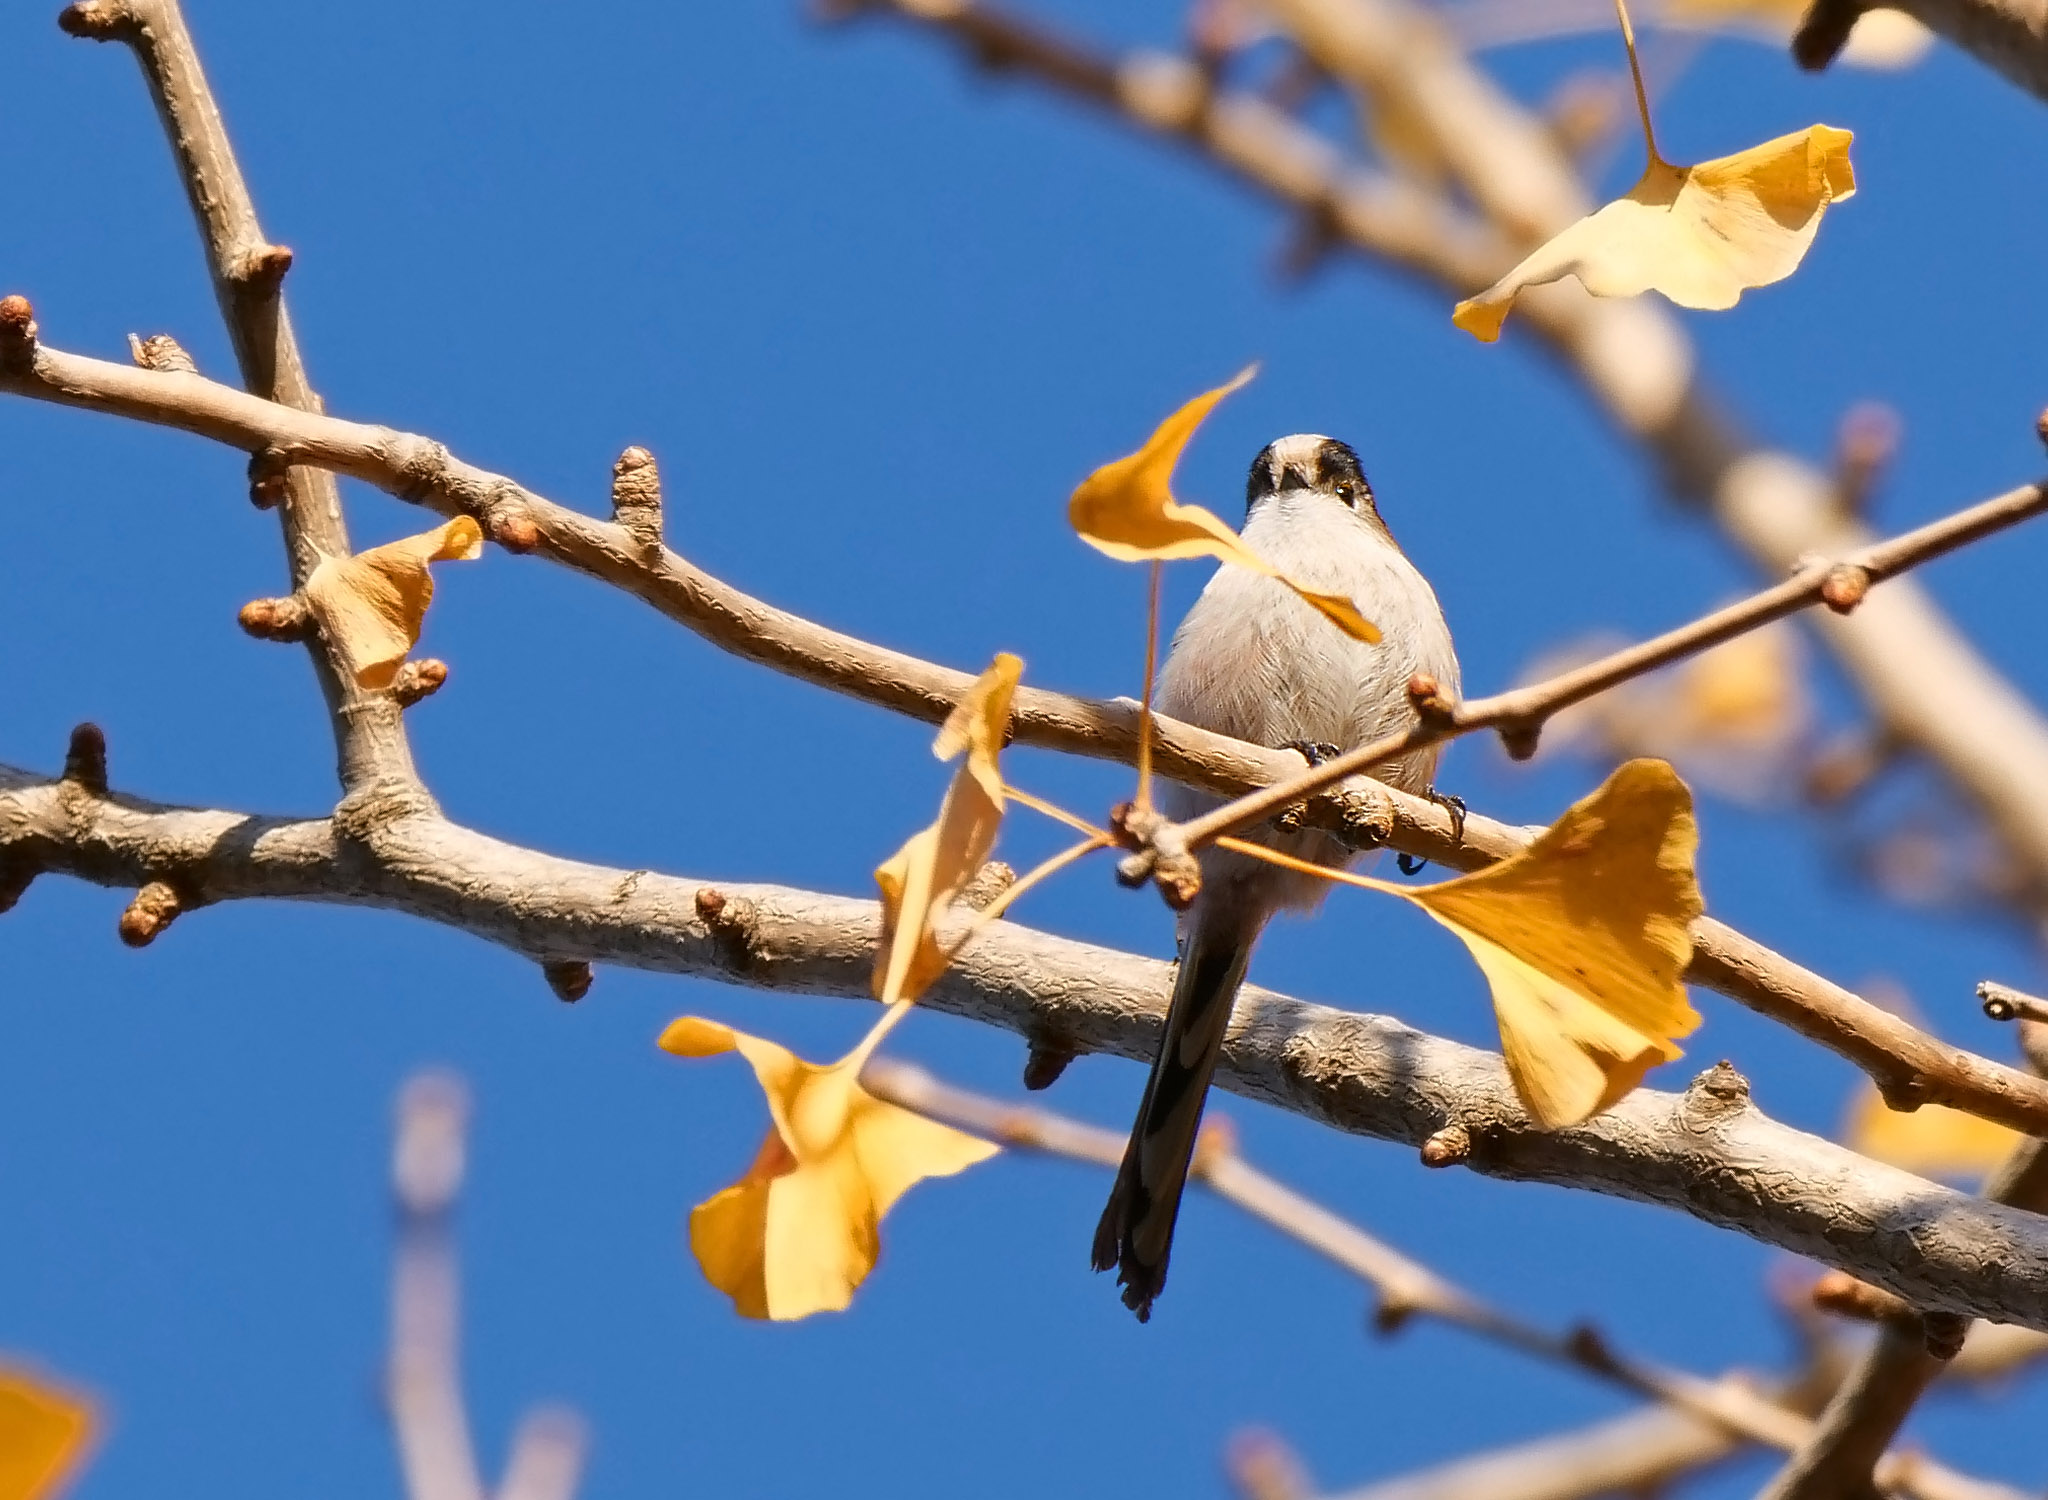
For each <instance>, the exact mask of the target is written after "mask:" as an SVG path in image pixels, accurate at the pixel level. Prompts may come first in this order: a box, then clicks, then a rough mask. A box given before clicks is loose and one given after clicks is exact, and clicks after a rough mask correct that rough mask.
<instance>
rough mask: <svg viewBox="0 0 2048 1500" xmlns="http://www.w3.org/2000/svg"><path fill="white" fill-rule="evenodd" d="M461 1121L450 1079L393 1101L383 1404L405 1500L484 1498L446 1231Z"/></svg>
mask: <svg viewBox="0 0 2048 1500" xmlns="http://www.w3.org/2000/svg"><path fill="white" fill-rule="evenodd" d="M468 1120H469V1093H468V1090H466V1089H465V1088H464V1087H463V1085H462V1081H461V1080H460V1079H458V1078H455V1077H452V1076H450V1075H448V1074H445V1073H425V1074H421V1075H420V1076H419V1077H416V1078H414V1079H412V1080H411V1081H410V1082H408V1083H407V1084H406V1086H405V1090H404V1092H403V1093H402V1094H401V1095H400V1096H399V1101H398V1139H397V1144H396V1146H395V1148H394V1150H393V1152H392V1162H391V1175H392V1186H393V1188H394V1189H395V1196H396V1198H397V1202H398V1254H397V1257H396V1259H395V1261H394V1263H393V1269H392V1283H391V1364H390V1372H389V1375H388V1377H387V1385H386V1395H387V1399H388V1400H389V1402H390V1407H391V1425H392V1429H393V1431H394V1432H395V1434H396V1436H397V1438H398V1456H399V1465H400V1467H401V1468H402V1469H404V1471H405V1488H406V1493H407V1495H409V1496H410V1497H411V1500H483V1494H484V1490H483V1480H482V1479H481V1478H480V1477H479V1475H478V1473H477V1464H476V1450H475V1447H474V1445H473V1444H472V1443H471V1441H470V1435H469V1413H468V1409H467V1408H466V1407H465V1406H464V1404H463V1400H462V1377H461V1366H460V1357H459V1354H458V1350H457V1345H458V1341H459V1329H460V1317H461V1302H462V1295H461V1287H460V1281H461V1278H460V1274H459V1272H458V1271H457V1269H456V1262H455V1246H454V1242H453V1238H452V1236H451V1233H450V1228H449V1214H450V1210H451V1209H452V1208H453V1206H454V1203H455V1196H456V1194H457V1193H458V1192H460V1191H461V1188H462V1172H463V1154H464V1149H465V1135H466V1132H467V1129H468Z"/></svg>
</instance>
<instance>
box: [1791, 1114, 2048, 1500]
mask: <svg viewBox="0 0 2048 1500" xmlns="http://www.w3.org/2000/svg"><path fill="white" fill-rule="evenodd" d="M1984 1198H1985V1200H1986V1201H1987V1202H1991V1203H2003V1204H2007V1205H2010V1206H2011V1207H2014V1208H2024V1209H2027V1210H2030V1211H2031V1212H2034V1213H2041V1212H2043V1211H2048V1142H2042V1141H2038V1140H2036V1141H2026V1142H2023V1143H2022V1144H2021V1145H2020V1146H2019V1147H2017V1148H2016V1149H2015V1150H2014V1151H2013V1153H2012V1155H2011V1157H2010V1158H2009V1159H2008V1160H2007V1161H2006V1163H2005V1164H2004V1166H2002V1167H2001V1168H2000V1169H1999V1171H1998V1173H1997V1174H1996V1175H1995V1177H1994V1178H1993V1179H1992V1180H1991V1181H1990V1182H1988V1183H1986V1184H1985V1185H1984ZM1945 1332H1959V1330H1945ZM1935 1342H1936V1341H1935V1338H1934V1330H1931V1329H1929V1328H1927V1327H1926V1326H1924V1324H1923V1322H1922V1320H1921V1319H1920V1318H1918V1317H1910V1316H1909V1317H1907V1318H1904V1319H1896V1320H1893V1321H1891V1322H1888V1323H1886V1324H1885V1326H1884V1327H1883V1328H1882V1329H1881V1330H1880V1331H1879V1333H1878V1336H1877V1341H1876V1342H1875V1343H1874V1344H1872V1345H1871V1347H1870V1349H1869V1350H1868V1351H1867V1352H1866V1353H1865V1355H1864V1357H1863V1359H1862V1361H1861V1362H1860V1363H1859V1364H1858V1365H1857V1367H1856V1369H1855V1370H1854V1371H1852V1372H1851V1373H1850V1375H1849V1378H1848V1379H1847V1380H1845V1381H1844V1382H1843V1383H1842V1388H1841V1390H1840V1391H1838V1392H1836V1394H1835V1398H1834V1400H1833V1401H1831V1402H1829V1403H1828V1408H1827V1410H1826V1411H1825V1412H1823V1413H1822V1414H1821V1418H1820V1421H1819V1422H1818V1423H1817V1424H1816V1425H1815V1428H1814V1434H1813V1438H1812V1440H1811V1441H1810V1442H1808V1443H1807V1444H1806V1445H1805V1446H1804V1447H1802V1448H1801V1449H1800V1450H1799V1451H1798V1452H1797V1453H1795V1454H1794V1455H1793V1456H1792V1459H1791V1461H1790V1462H1789V1463H1787V1464H1786V1465H1785V1467H1784V1468H1783V1469H1782V1470H1780V1471H1779V1473H1778V1476H1777V1477H1776V1478H1775V1479H1774V1480H1773V1481H1772V1482H1771V1484H1770V1485H1769V1487H1768V1488H1766V1489H1765V1490H1764V1492H1763V1494H1762V1496H1761V1497H1760V1500H1878V1484H1877V1482H1876V1480H1875V1479H1874V1478H1873V1472H1874V1470H1875V1469H1876V1466H1877V1464H1878V1461H1879V1459H1880V1458H1881V1457H1882V1456H1883V1454H1884V1451H1885V1449H1887V1448H1888V1447H1890V1446H1891V1444H1892V1442H1893V1441H1894V1440H1895V1439H1896V1438H1897V1437H1898V1434H1899V1429H1900V1428H1902V1427H1903V1426H1905V1423H1906V1418H1907V1417H1908V1416H1909V1415H1910V1414H1911V1413H1912V1410H1913V1407H1914V1406H1915V1405H1916V1404H1917V1403H1918V1402H1919V1400H1920V1397H1921V1395H1922V1394H1923V1393H1924V1392H1925V1391H1926V1390H1927V1388H1928V1387H1929V1386H1930V1385H1932V1384H1933V1383H1934V1382H1935V1381H1936V1380H1937V1379H1938V1378H1939V1377H1940V1376H1941V1374H1942V1371H1943V1369H1944V1368H1945V1367H1946V1365H1947V1363H1948V1360H1949V1358H1950V1357H1951V1356H1952V1355H1953V1353H1954V1352H1955V1350H1954V1349H1937V1348H1935V1347H1933V1346H1934V1344H1935Z"/></svg>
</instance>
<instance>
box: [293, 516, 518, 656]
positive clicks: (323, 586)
mask: <svg viewBox="0 0 2048 1500" xmlns="http://www.w3.org/2000/svg"><path fill="white" fill-rule="evenodd" d="M483 543H484V534H483V529H482V528H481V527H480V526H478V525H477V523H476V522H475V521H473V520H471V519H470V518H469V517H468V516H457V517H456V518H455V519H454V520H452V521H449V522H447V523H446V524H444V525H441V526H437V527H435V528H434V529H433V530H432V531H426V532H422V533H421V534H420V535H418V536H409V537H405V538H403V539H402V540H400V541H396V542H386V543H385V544H384V545H383V546H381V547H372V548H370V549H369V550H368V551H367V552H358V553H357V554H356V555H355V556H353V557H341V558H335V557H323V558H321V559H320V563H319V566H317V567H315V568H314V569H313V573H312V576H311V577H309V578H308V579H307V580H306V590H305V592H306V603H307V605H308V606H310V607H311V609H312V611H313V615H314V618H316V619H317V620H319V622H320V629H321V632H322V633H323V634H324V635H325V636H326V637H327V639H328V641H329V642H330V643H331V644H332V645H333V647H334V650H335V653H336V654H337V655H338V656H339V657H340V658H341V662H342V666H343V667H344V668H345V669H346V670H347V671H348V672H349V673H350V674H351V675H352V676H354V678H355V680H356V683H357V685H358V686H360V687H366V688H371V689H377V688H387V687H389V686H391V682H392V679H393V678H395V677H396V676H397V675H398V668H399V665H400V664H401V663H402V662H403V661H404V660H405V653H406V652H408V651H410V650H412V648H413V646H414V644H415V643H416V642H417V641H418V640H419V638H420V623H421V622H422V621H423V620H424V619H426V615H427V606H428V605H429V604H430V603H432V602H433V598H434V578H433V575H432V574H431V573H430V572H428V571H427V564H428V563H435V562H447V561H449V560H451V559H458V558H459V559H468V558H473V557H477V556H479V555H481V553H482V552H483Z"/></svg>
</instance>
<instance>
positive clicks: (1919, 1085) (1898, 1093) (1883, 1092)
mask: <svg viewBox="0 0 2048 1500" xmlns="http://www.w3.org/2000/svg"><path fill="white" fill-rule="evenodd" d="M1872 1082H1874V1083H1875V1084H1876V1085H1877V1093H1878V1097H1879V1098H1881V1099H1883V1100H1884V1107H1885V1108H1886V1109H1889V1110H1892V1111H1894V1112H1896V1113H1898V1114H1902V1115H1910V1114H1911V1113H1912V1112H1913V1111H1914V1110H1916V1109H1918V1108H1919V1107H1920V1106H1921V1105H1923V1104H1925V1103H1926V1102H1927V1090H1928V1087H1929V1085H1928V1081H1927V1077H1926V1075H1925V1074H1921V1073H1905V1074H1893V1075H1891V1076H1889V1077H1877V1078H1873V1079H1872Z"/></svg>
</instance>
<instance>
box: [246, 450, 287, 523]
mask: <svg viewBox="0 0 2048 1500" xmlns="http://www.w3.org/2000/svg"><path fill="white" fill-rule="evenodd" d="M291 467H292V463H291V456H290V455H289V454H287V453H286V452H285V451H284V449H282V448H259V449H257V450H256V452H254V453H252V454H250V455H249V503H250V504H251V505H253V506H255V507H256V508H257V509H258V510H269V509H270V508H271V507H273V506H275V505H276V504H277V503H278V502H279V501H280V500H282V499H284V494H285V479H286V477H287V476H288V475H289V474H290V473H291Z"/></svg>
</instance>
